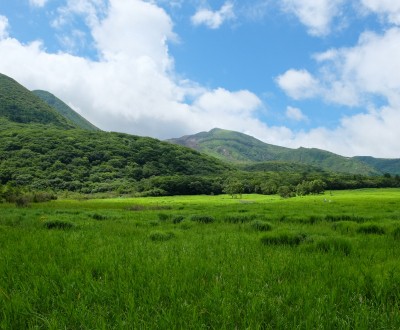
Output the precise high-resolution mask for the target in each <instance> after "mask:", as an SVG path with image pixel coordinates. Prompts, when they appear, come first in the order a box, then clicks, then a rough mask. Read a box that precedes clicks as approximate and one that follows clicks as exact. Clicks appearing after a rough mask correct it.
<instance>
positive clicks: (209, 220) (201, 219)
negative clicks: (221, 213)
mask: <svg viewBox="0 0 400 330" xmlns="http://www.w3.org/2000/svg"><path fill="white" fill-rule="evenodd" d="M190 220H192V221H196V222H199V223H213V222H214V221H215V218H214V217H212V216H210V215H193V216H192V217H191V218H190Z"/></svg>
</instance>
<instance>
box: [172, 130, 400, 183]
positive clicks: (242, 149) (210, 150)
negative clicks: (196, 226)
mask: <svg viewBox="0 0 400 330" xmlns="http://www.w3.org/2000/svg"><path fill="white" fill-rule="evenodd" d="M167 141H168V142H170V143H174V144H179V145H183V146H187V147H190V148H192V149H195V150H197V151H200V152H203V153H206V154H208V155H211V156H214V157H216V158H218V159H220V160H223V161H228V162H230V163H234V164H241V163H244V164H246V163H249V164H255V163H261V162H276V161H278V162H289V163H298V164H303V165H312V166H317V167H319V168H321V169H323V170H327V171H334V172H341V173H351V174H363V175H380V174H383V173H385V172H388V173H390V174H400V160H386V159H377V158H373V157H345V156H341V155H337V154H335V153H333V152H329V151H326V150H321V149H317V148H304V147H300V148H298V149H291V148H287V147H280V146H276V145H272V144H268V143H265V142H262V141H260V140H258V139H256V138H254V137H252V136H250V135H246V134H244V133H240V132H235V131H230V130H224V129H220V128H214V129H212V130H210V131H209V132H200V133H197V134H193V135H185V136H183V137H181V138H175V139H169V140H167ZM390 162H391V164H392V166H388V164H389V163H390ZM385 169H386V171H385Z"/></svg>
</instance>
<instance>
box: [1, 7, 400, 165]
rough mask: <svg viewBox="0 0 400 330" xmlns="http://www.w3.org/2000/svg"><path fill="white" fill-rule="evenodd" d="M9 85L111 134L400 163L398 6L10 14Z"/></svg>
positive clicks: (6, 36)
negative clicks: (260, 144)
mask: <svg viewBox="0 0 400 330" xmlns="http://www.w3.org/2000/svg"><path fill="white" fill-rule="evenodd" d="M0 72H2V73H4V74H7V75H9V76H11V77H13V78H14V79H16V80H17V81H19V82H20V83H22V84H23V85H25V86H26V87H28V88H29V89H45V90H48V91H50V92H52V93H54V94H55V95H57V96H58V97H60V98H61V99H62V100H64V101H65V102H66V103H67V104H69V105H70V106H71V107H73V108H74V109H75V110H76V111H78V112H79V113H81V114H82V115H84V116H85V117H86V118H88V119H89V120H90V121H91V122H93V123H94V124H96V125H97V126H99V127H100V128H102V129H104V130H112V131H121V132H127V133H131V134H138V135H144V136H153V137H157V138H161V139H165V138H171V137H179V136H181V135H184V134H193V133H196V132H199V131H206V130H210V129H212V128H214V127H220V128H225V129H231V130H236V131H240V132H244V133H246V134H250V135H252V136H255V137H257V138H259V139H261V140H263V141H265V142H268V143H272V144H277V145H282V146H288V147H293V148H297V147H300V146H304V147H317V148H321V149H325V150H330V151H333V152H336V153H339V154H342V155H348V156H353V155H372V156H376V157H390V158H394V157H397V158H400V148H399V147H398V146H397V144H398V142H397V141H399V140H400V130H399V127H400V75H399V74H398V72H400V1H393V0H352V1H349V0H302V1H300V0H249V1H245V2H244V1H238V0H236V1H235V0H218V1H207V0H186V1H183V0H173V1H166V0H153V1H143V0H123V1H122V0H86V1H85V0H3V1H1V2H0Z"/></svg>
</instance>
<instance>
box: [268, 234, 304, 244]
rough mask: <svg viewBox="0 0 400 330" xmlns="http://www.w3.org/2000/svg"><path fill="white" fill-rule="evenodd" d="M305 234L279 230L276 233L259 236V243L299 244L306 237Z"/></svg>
mask: <svg viewBox="0 0 400 330" xmlns="http://www.w3.org/2000/svg"><path fill="white" fill-rule="evenodd" d="M306 237H307V235H305V234H302V233H290V232H281V233H276V234H267V235H264V236H263V237H261V243H263V244H264V245H291V246H293V245H299V244H300V243H301V242H303V241H304V240H305V239H306Z"/></svg>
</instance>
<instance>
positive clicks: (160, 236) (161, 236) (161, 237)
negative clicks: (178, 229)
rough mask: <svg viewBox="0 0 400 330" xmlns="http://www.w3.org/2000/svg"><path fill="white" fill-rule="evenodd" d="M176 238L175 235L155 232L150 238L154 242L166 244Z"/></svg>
mask: <svg viewBox="0 0 400 330" xmlns="http://www.w3.org/2000/svg"><path fill="white" fill-rule="evenodd" d="M174 237H175V234H174V233H171V232H164V231H153V232H151V233H150V235H149V238H150V239H151V240H152V241H153V242H164V241H168V240H170V239H172V238H174Z"/></svg>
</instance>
